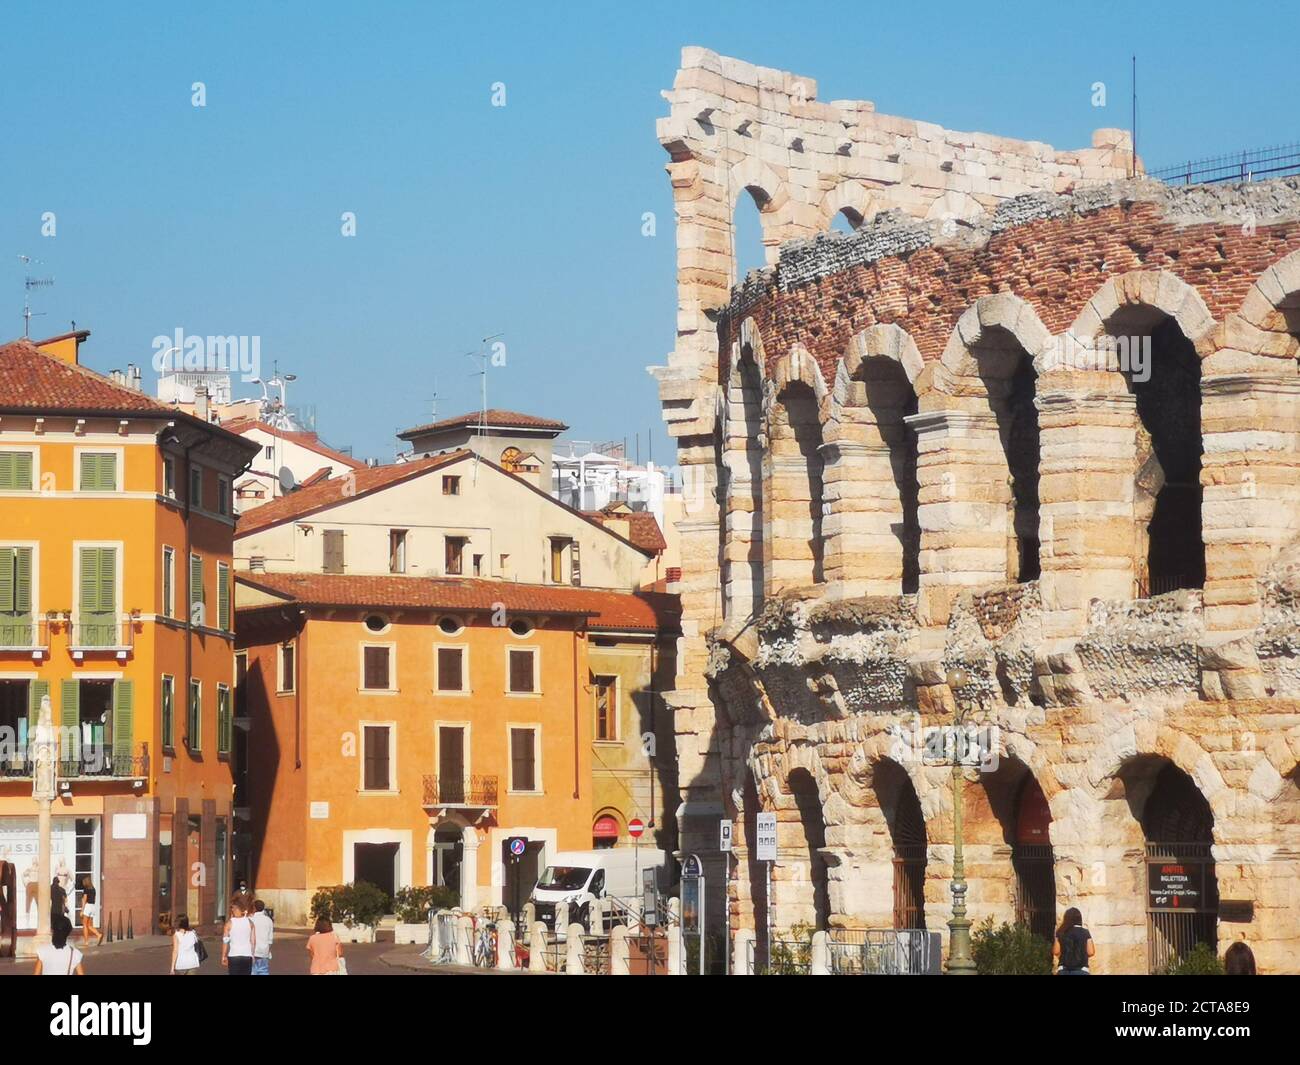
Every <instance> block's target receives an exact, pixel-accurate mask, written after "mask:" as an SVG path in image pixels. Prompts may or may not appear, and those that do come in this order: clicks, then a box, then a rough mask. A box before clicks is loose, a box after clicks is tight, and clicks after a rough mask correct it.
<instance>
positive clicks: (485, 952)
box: [472, 920, 497, 969]
mask: <svg viewBox="0 0 1300 1065" xmlns="http://www.w3.org/2000/svg"><path fill="white" fill-rule="evenodd" d="M475 925H476V931H477V936H476V938H475V941H474V952H473V959H472V960H473V964H474V965H475V966H477V967H479V968H483V969H495V968H496V964H497V926H496V925H495V924H494V923H492V922H491V921H486V920H485V921H484V922H483V923H482V925H481V926H480V925H479V924H478V921H477V920H476V921H475Z"/></svg>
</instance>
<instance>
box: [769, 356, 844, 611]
mask: <svg viewBox="0 0 1300 1065" xmlns="http://www.w3.org/2000/svg"><path fill="white" fill-rule="evenodd" d="M769 381H770V386H769V387H770V397H771V402H770V405H769V409H770V411H771V414H770V417H769V421H768V424H769V427H770V432H769V439H768V448H767V459H768V469H769V479H768V485H769V488H768V491H767V493H766V498H767V500H768V514H767V515H766V519H767V524H766V528H767V530H770V533H771V535H770V537H768V538H766V539H765V545H764V546H765V550H764V553H765V556H766V557H765V564H766V569H767V578H768V582H769V585H770V588H771V590H772V591H774V592H775V591H779V590H781V589H783V588H800V587H806V586H808V585H810V584H819V583H821V582H822V581H823V580H825V569H824V562H825V547H824V545H825V538H824V534H823V519H824V510H825V501H824V473H825V459H824V456H823V452H822V444H823V443H824V434H823V427H822V412H823V410H824V409H825V406H826V400H827V395H828V393H827V388H826V382H825V380H824V379H823V378H822V374H821V370H820V369H819V367H818V366H817V363H816V361H815V360H814V359H813V358H812V356H811V355H809V354H808V353H807V351H805V350H804V349H803V348H802V347H800V346H797V345H796V346H795V347H794V348H793V349H792V350H791V351H790V352H789V353H788V354H786V355H783V356H782V357H781V358H780V359H778V360H777V363H776V365H775V366H773V367H772V374H771V377H770V378H769Z"/></svg>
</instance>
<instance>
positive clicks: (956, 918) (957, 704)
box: [947, 667, 976, 976]
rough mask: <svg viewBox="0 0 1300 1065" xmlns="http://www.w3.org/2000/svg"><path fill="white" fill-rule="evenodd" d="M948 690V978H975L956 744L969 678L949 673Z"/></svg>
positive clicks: (958, 671) (958, 672) (962, 672)
mask: <svg viewBox="0 0 1300 1065" xmlns="http://www.w3.org/2000/svg"><path fill="white" fill-rule="evenodd" d="M947 680H948V688H949V690H950V691H951V692H952V696H953V705H954V710H953V726H954V727H953V736H952V919H951V920H949V922H948V975H949V976H974V975H976V969H975V959H974V958H973V957H971V944H970V918H969V917H967V916H966V863H965V860H964V858H963V856H962V803H963V799H962V765H961V752H960V750H959V749H958V742H959V738H960V734H961V730H962V728H963V726H964V725H965V724H966V712H967V709H968V707H967V704H966V702H965V700H964V699H963V698H962V694H961V692H962V689H963V688H965V687H966V685H967V684H969V683H970V678H969V677H968V676H967V675H966V671H965V670H964V669H962V668H961V667H958V668H956V669H952V670H949V671H948V677H947Z"/></svg>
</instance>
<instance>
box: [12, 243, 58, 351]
mask: <svg viewBox="0 0 1300 1065" xmlns="http://www.w3.org/2000/svg"><path fill="white" fill-rule="evenodd" d="M18 258H19V260H20V261H21V262H22V264H23V265H24V266H31V265H32V264H33V263H39V262H40V261H41V260H40V259H33V258H32V257H31V256H30V255H19V256H18ZM53 284H54V278H52V277H32V276H31V275H28V276H27V277H26V278H24V279H23V288H24V289H25V290H26V291H25V292H24V293H23V339H24V340H28V339H30V338H31V335H32V319H33V318H43V317H44V316H45V312H44V311H34V310H32V289H34V288H48V287H49V286H50V285H53Z"/></svg>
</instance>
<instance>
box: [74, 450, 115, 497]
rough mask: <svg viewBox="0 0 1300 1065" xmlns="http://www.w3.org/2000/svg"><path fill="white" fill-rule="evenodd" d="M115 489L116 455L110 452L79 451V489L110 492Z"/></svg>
mask: <svg viewBox="0 0 1300 1065" xmlns="http://www.w3.org/2000/svg"><path fill="white" fill-rule="evenodd" d="M116 489H117V455H115V454H113V453H112V452H101V451H83V452H82V453H81V490H82V491H83V492H112V491H115V490H116Z"/></svg>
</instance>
